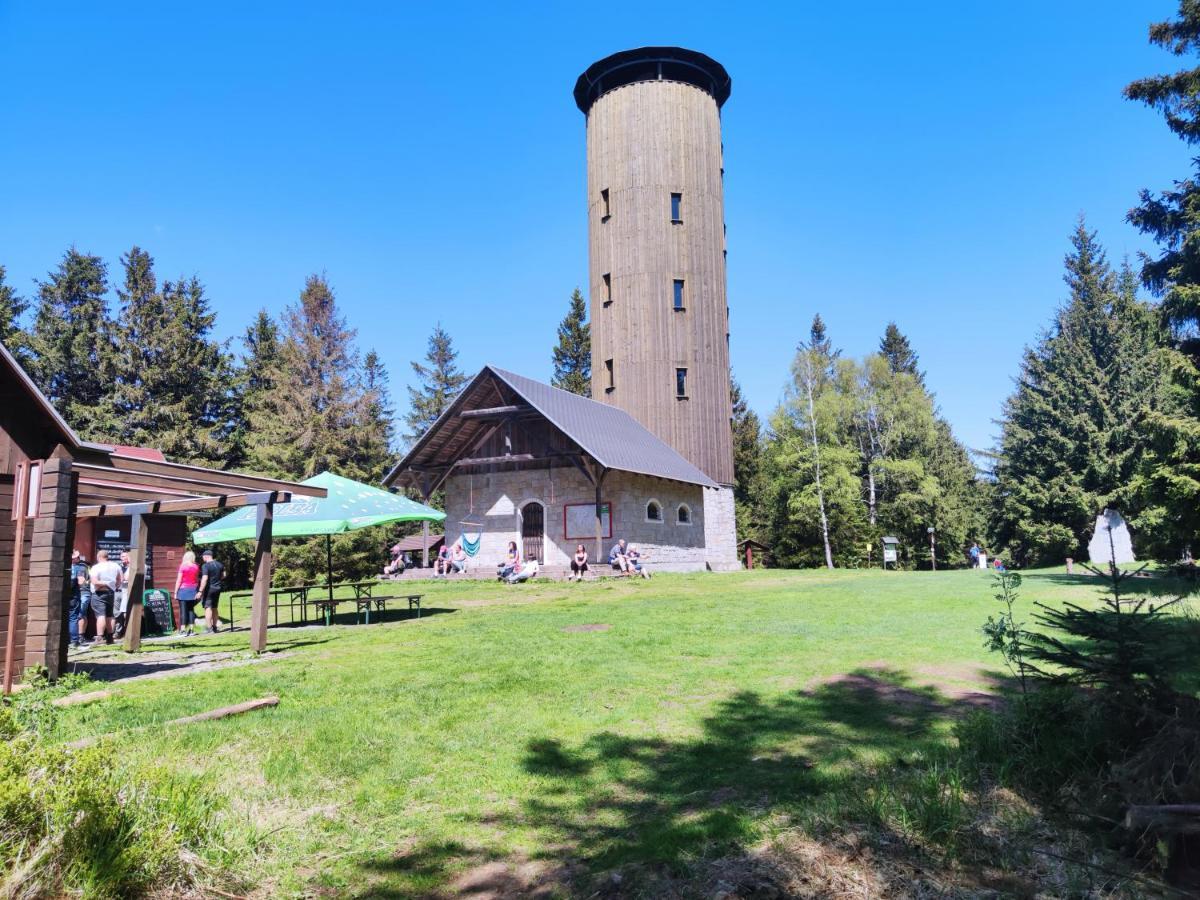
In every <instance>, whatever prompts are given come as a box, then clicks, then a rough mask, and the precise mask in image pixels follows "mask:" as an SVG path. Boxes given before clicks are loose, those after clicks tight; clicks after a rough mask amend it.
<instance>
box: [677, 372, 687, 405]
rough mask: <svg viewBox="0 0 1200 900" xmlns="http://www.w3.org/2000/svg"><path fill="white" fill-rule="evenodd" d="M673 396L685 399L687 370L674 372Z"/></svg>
mask: <svg viewBox="0 0 1200 900" xmlns="http://www.w3.org/2000/svg"><path fill="white" fill-rule="evenodd" d="M675 396H676V397H681V398H685V397H687V369H676V370H675Z"/></svg>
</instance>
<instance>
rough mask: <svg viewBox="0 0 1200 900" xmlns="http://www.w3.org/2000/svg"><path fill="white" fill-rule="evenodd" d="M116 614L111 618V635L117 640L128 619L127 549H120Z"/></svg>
mask: <svg viewBox="0 0 1200 900" xmlns="http://www.w3.org/2000/svg"><path fill="white" fill-rule="evenodd" d="M114 611H115V613H116V615H115V616H114V618H113V635H114V636H115V637H116V638H117V640H120V639H121V636H122V635H123V634H124V633H125V623H126V622H127V621H129V551H128V550H122V551H121V587H120V588H119V589H118V590H117V598H116V609H115V610H114Z"/></svg>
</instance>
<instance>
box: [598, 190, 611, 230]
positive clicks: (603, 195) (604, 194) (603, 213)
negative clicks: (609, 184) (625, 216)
mask: <svg viewBox="0 0 1200 900" xmlns="http://www.w3.org/2000/svg"><path fill="white" fill-rule="evenodd" d="M611 215H612V213H611V212H610V211H609V207H608V188H605V189H604V190H602V191H601V192H600V221H601V222H607V221H608V220H609V217H610V216H611Z"/></svg>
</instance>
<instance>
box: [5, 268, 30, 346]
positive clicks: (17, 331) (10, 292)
mask: <svg viewBox="0 0 1200 900" xmlns="http://www.w3.org/2000/svg"><path fill="white" fill-rule="evenodd" d="M28 308H29V303H28V302H27V301H26V300H25V299H24V298H23V297H21V295H20V294H18V293H17V291H16V289H15V288H14V287H13V286H12V285H11V284H7V283H6V282H5V270H4V266H0V344H3V345H4V346H5V347H6V348H7V349H8V352H9V353H12V354H13V355H14V356H16V357H17V359H18V360H19V361H22V362H24V361H26V356H25V342H26V340H27V338H26V336H25V332H24V331H22V330H21V316H22V315H24V313H25V310H27V309H28Z"/></svg>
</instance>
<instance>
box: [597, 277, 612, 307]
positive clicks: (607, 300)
mask: <svg viewBox="0 0 1200 900" xmlns="http://www.w3.org/2000/svg"><path fill="white" fill-rule="evenodd" d="M600 277H601V278H603V279H604V305H605V306H608V305H609V304H611V303H612V273H610V272H605V273H604V274H603V275H601V276H600Z"/></svg>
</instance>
